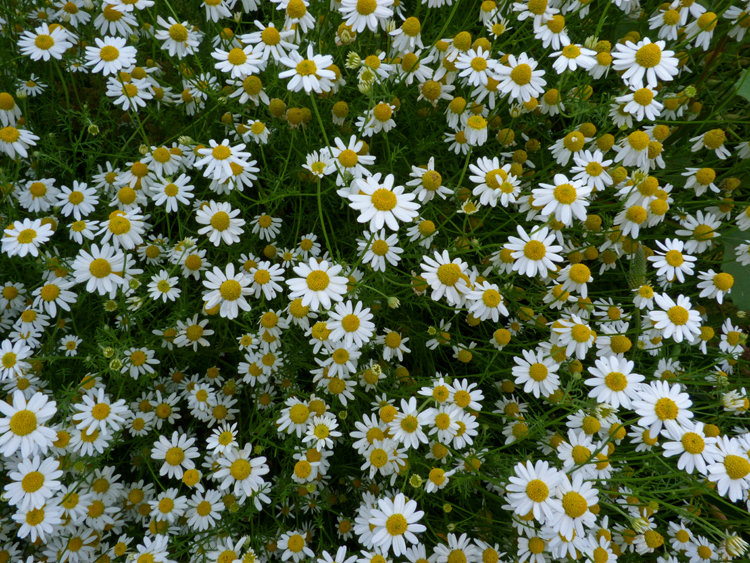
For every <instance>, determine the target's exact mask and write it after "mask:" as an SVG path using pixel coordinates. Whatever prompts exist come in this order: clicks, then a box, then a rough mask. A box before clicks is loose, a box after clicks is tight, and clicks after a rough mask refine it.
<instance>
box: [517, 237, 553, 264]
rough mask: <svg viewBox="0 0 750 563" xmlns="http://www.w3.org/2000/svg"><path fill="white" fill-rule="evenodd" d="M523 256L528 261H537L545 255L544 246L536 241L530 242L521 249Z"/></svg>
mask: <svg viewBox="0 0 750 563" xmlns="http://www.w3.org/2000/svg"><path fill="white" fill-rule="evenodd" d="M523 254H524V256H526V258H528V259H529V260H533V261H535V262H536V261H539V260H541V259H542V258H544V256H545V255H546V254H547V249H546V248H545V246H544V244H543V243H541V242H540V241H538V240H530V241H529V242H527V243H526V244H525V245H524V247H523Z"/></svg>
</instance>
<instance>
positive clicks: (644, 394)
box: [632, 381, 693, 436]
mask: <svg viewBox="0 0 750 563" xmlns="http://www.w3.org/2000/svg"><path fill="white" fill-rule="evenodd" d="M692 404H693V402H692V401H691V400H690V396H689V395H688V394H687V393H683V392H682V389H681V388H680V386H679V385H672V386H670V385H669V383H668V382H667V381H652V382H651V383H650V384H648V385H643V386H642V387H641V389H640V391H639V397H638V399H633V400H632V408H633V410H634V411H635V412H636V414H638V416H640V417H641V418H640V419H639V421H638V424H639V425H641V426H643V427H647V428H648V429H649V433H650V434H651V436H658V435H659V434H663V435H664V436H668V435H669V434H668V433H670V432H671V433H674V432H678V431H679V429H680V428H681V427H683V426H686V425H688V424H689V423H690V419H691V418H693V413H692V412H690V410H689V409H690V407H691V406H692Z"/></svg>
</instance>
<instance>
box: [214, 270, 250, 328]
mask: <svg viewBox="0 0 750 563" xmlns="http://www.w3.org/2000/svg"><path fill="white" fill-rule="evenodd" d="M203 285H204V287H206V289H208V290H209V291H207V292H205V293H204V294H203V299H204V300H205V301H206V309H211V308H213V307H215V306H216V305H218V304H221V309H220V310H219V314H220V315H221V316H222V317H225V318H227V319H236V318H237V316H238V315H239V310H240V309H242V310H243V311H249V310H250V309H251V307H250V304H249V303H248V302H247V299H245V296H246V295H250V293H251V289H250V288H249V287H248V285H250V279H249V278H248V277H246V276H245V274H244V273H242V272H237V273H236V274H235V270H234V264H232V263H231V262H230V263H229V264H227V266H226V273H225V272H222V271H221V269H219V268H217V267H216V266H214V269H213V272H206V279H205V280H203Z"/></svg>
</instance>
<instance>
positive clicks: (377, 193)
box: [349, 173, 419, 233]
mask: <svg viewBox="0 0 750 563" xmlns="http://www.w3.org/2000/svg"><path fill="white" fill-rule="evenodd" d="M380 178H381V174H380V173H377V174H375V175H374V176H370V177H368V178H364V179H362V178H358V179H355V180H354V182H355V183H356V185H357V188H358V189H359V193H358V194H350V195H349V200H350V203H349V205H350V207H351V208H352V209H354V210H356V211H359V212H360V215H359V217H357V221H358V222H359V223H367V222H368V221H369V223H370V226H369V228H370V232H373V233H375V232H377V231H379V230H380V229H382V228H383V225H384V224H385V225H387V226H388V228H389V229H391V230H393V231H397V230H398V226H399V225H398V221H403V222H405V223H408V222H411V221H412V220H414V219H415V218H416V217H417V216H418V215H419V204H418V203H416V202H414V201H413V200H414V199H415V198H416V196H415V195H414V194H413V193H412V194H407V193H404V187H403V186H395V187H394V185H393V184H394V176H393V174H388V175H387V176H386V177H385V178H384V179H383V183H382V184H381V183H380Z"/></svg>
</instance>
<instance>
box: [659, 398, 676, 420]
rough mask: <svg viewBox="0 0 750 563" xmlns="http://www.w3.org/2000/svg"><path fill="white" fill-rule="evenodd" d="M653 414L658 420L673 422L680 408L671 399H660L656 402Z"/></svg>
mask: <svg viewBox="0 0 750 563" xmlns="http://www.w3.org/2000/svg"><path fill="white" fill-rule="evenodd" d="M654 412H655V413H656V416H657V417H658V418H659V420H675V419H677V415H678V414H679V412H680V407H678V406H677V403H675V402H674V401H673V400H672V399H670V398H668V397H662V398H661V399H659V400H658V401H656V404H655V405H654Z"/></svg>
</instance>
